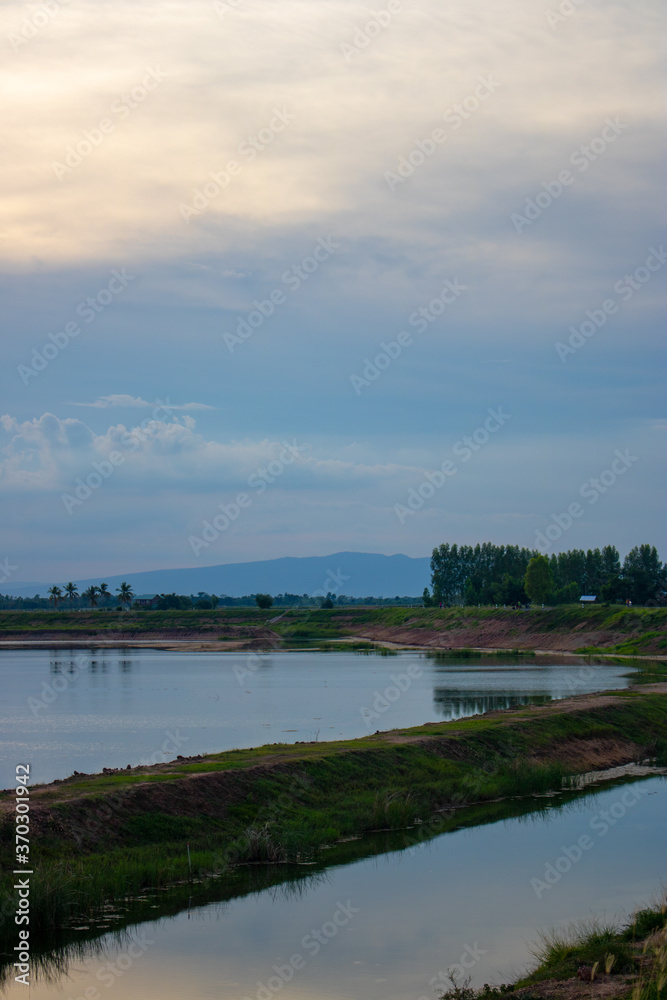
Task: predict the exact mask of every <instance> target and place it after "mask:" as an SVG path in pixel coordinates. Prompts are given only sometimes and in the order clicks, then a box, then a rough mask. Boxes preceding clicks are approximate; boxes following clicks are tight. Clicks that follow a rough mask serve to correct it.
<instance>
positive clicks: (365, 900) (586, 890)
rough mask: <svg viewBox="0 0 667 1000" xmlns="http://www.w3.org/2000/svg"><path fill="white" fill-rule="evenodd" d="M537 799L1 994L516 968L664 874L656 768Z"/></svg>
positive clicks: (133, 996) (122, 994)
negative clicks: (501, 816)
mask: <svg viewBox="0 0 667 1000" xmlns="http://www.w3.org/2000/svg"><path fill="white" fill-rule="evenodd" d="M533 809H534V810H538V809H539V810H540V811H532V812H529V813H527V814H526V815H523V816H521V817H519V818H514V819H506V820H500V821H497V822H493V823H489V824H487V825H484V826H476V827H472V828H467V829H459V830H456V831H454V832H451V833H446V834H442V835H440V836H437V837H435V838H434V839H432V840H430V841H428V842H420V843H418V844H417V845H416V846H412V847H409V848H406V849H402V850H390V851H388V852H386V853H383V854H379V855H376V856H373V857H367V858H365V859H362V860H357V861H353V862H351V863H347V864H340V865H337V866H332V867H330V868H328V869H324V870H316V871H313V874H312V877H303V878H300V879H298V880H293V881H292V882H286V883H285V884H284V885H282V886H278V887H274V888H270V889H264V890H262V891H258V892H255V893H252V894H249V895H245V896H240V897H238V898H235V899H231V900H229V901H227V902H224V903H217V902H211V903H208V904H206V905H199V906H191V908H190V909H189V911H188V910H184V911H183V912H180V913H179V914H177V915H176V916H171V917H163V918H161V919H159V920H156V921H150V922H146V923H143V924H139V925H136V926H134V927H131V928H129V929H128V930H127V932H126V937H125V938H124V940H120V941H119V940H118V939H117V938H115V937H114V936H113V935H111V934H108V935H107V936H106V937H104V938H102V939H101V941H100V942H98V943H97V944H95V943H91V944H89V945H87V946H84V949H83V954H81V955H80V956H79V957H78V958H73V959H72V960H71V961H70V962H69V967H68V972H67V974H64V973H63V972H61V973H58V972H57V971H54V978H53V981H52V982H50V983H48V982H45V981H43V980H40V981H38V982H37V983H36V984H34V985H33V986H32V987H31V989H30V992H29V993H28V991H27V990H26V988H25V987H23V986H18V985H16V984H14V983H9V984H8V988H7V995H8V998H9V1000H18V998H20V997H25V996H28V995H29V996H30V998H31V1000H100V998H108V1000H138V998H141V1000H213V998H215V1000H221V998H224V1000H245V998H249V1000H271V998H273V997H276V996H280V997H281V998H283V1000H420V998H427V1000H435V998H436V997H437V996H438V984H439V983H440V982H442V981H443V976H444V974H446V970H447V969H448V968H452V967H454V968H455V969H456V967H457V966H458V967H460V970H461V972H462V973H465V974H470V975H471V976H472V982H473V985H478V986H480V985H482V984H483V983H485V982H500V981H508V980H511V979H512V978H513V977H514V976H516V974H517V973H519V972H520V971H521V970H522V969H524V968H525V967H526V965H527V964H528V963H529V962H530V960H531V956H530V945H531V942H535V941H536V939H537V937H538V933H539V931H540V929H546V928H549V927H554V926H562V925H564V924H565V923H566V922H568V921H572V920H575V919H582V918H589V917H591V916H594V917H598V918H600V919H610V920H611V919H614V918H616V917H622V916H625V915H626V914H627V913H629V912H630V911H631V910H632V909H633V908H634V907H636V906H637V905H640V904H642V903H645V902H647V901H649V900H650V899H651V898H652V897H653V896H654V895H655V893H656V891H657V890H659V888H660V885H661V882H662V883H663V885H664V882H665V880H666V879H667V854H666V852H665V850H664V834H665V819H666V818H667V780H665V779H664V778H657V777H656V778H649V779H647V780H644V781H638V782H633V783H630V784H623V785H616V786H613V787H608V788H606V789H604V790H602V791H597V792H593V793H591V794H588V795H586V796H583V797H580V798H577V799H575V800H572V801H569V802H567V803H565V802H560V801H559V800H558V799H540V800H535V802H534V806H533ZM303 874H305V872H304V873H303ZM153 905H155V906H156V908H157V909H156V912H158V913H159V912H160V909H159V904H158V903H157V902H156V903H154V904H153Z"/></svg>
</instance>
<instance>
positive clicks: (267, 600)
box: [255, 594, 273, 611]
mask: <svg viewBox="0 0 667 1000" xmlns="http://www.w3.org/2000/svg"><path fill="white" fill-rule="evenodd" d="M255 604H256V605H257V607H258V608H262V610H264V611H266V610H267V609H268V608H270V607H271V605H272V604H273V598H272V597H271V594H255Z"/></svg>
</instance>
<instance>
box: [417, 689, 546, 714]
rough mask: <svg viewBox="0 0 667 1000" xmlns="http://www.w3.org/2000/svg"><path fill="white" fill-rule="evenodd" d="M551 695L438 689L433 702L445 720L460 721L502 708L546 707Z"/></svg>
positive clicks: (435, 691)
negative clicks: (466, 717)
mask: <svg viewBox="0 0 667 1000" xmlns="http://www.w3.org/2000/svg"><path fill="white" fill-rule="evenodd" d="M551 700H552V699H551V695H549V694H544V693H543V692H542V693H539V694H538V693H537V692H535V693H528V694H489V693H488V692H486V691H470V690H456V689H455V688H444V687H436V688H434V689H433V702H434V704H435V707H436V710H437V711H438V714H439V715H441V716H442V717H443V718H444V719H460V718H463V717H464V716H468V715H479V714H481V713H483V712H491V711H493V710H494V709H500V708H519V707H521V706H522V705H546V704H547V702H549V701H551Z"/></svg>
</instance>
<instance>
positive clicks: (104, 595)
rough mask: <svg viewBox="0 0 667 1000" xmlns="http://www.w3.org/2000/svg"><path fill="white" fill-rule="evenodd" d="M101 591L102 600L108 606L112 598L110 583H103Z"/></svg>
mask: <svg viewBox="0 0 667 1000" xmlns="http://www.w3.org/2000/svg"><path fill="white" fill-rule="evenodd" d="M99 590H100V597H101V598H102V600H103V601H104V603H105V604H106V603H107V601H108V600H109V599H110V598H111V591H110V590H109V584H108V583H101V584H100V587H99Z"/></svg>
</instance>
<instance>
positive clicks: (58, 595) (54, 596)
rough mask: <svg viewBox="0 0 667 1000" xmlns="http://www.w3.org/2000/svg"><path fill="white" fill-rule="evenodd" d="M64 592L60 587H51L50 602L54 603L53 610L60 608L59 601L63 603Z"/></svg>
mask: <svg viewBox="0 0 667 1000" xmlns="http://www.w3.org/2000/svg"><path fill="white" fill-rule="evenodd" d="M62 599H63V592H62V590H61V589H60V587H51V589H50V590H49V600H51V601H53V610H54V611H55V610H56V608H57V607H58V601H62Z"/></svg>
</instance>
